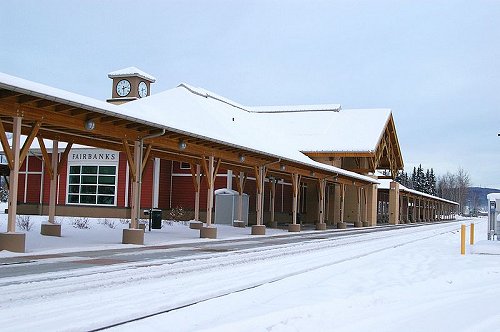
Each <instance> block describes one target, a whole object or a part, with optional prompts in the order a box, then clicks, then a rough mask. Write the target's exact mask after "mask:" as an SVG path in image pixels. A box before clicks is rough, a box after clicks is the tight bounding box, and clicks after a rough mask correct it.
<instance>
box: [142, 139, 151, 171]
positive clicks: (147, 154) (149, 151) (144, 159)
mask: <svg viewBox="0 0 500 332" xmlns="http://www.w3.org/2000/svg"><path fill="white" fill-rule="evenodd" d="M151 147H152V146H151V144H148V145H147V147H146V152H144V157H143V159H142V170H141V173H142V174H144V170H145V169H146V165H147V164H148V161H149V154H150V153H151Z"/></svg>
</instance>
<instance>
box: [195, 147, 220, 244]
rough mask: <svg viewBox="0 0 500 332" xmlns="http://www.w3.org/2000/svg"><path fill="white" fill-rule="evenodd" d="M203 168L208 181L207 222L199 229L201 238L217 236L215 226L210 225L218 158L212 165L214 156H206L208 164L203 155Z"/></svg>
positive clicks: (218, 164) (218, 163)
mask: <svg viewBox="0 0 500 332" xmlns="http://www.w3.org/2000/svg"><path fill="white" fill-rule="evenodd" d="M202 161H203V168H204V169H205V173H206V174H207V176H206V178H207V183H208V197H207V223H206V226H205V227H202V228H201V229H200V237H201V238H210V239H215V238H217V228H216V227H214V226H212V210H213V207H214V186H215V178H216V176H217V172H218V171H219V166H220V162H221V160H220V159H218V160H217V163H216V165H214V161H215V158H214V156H213V155H212V156H210V157H208V165H207V160H206V157H203V159H202Z"/></svg>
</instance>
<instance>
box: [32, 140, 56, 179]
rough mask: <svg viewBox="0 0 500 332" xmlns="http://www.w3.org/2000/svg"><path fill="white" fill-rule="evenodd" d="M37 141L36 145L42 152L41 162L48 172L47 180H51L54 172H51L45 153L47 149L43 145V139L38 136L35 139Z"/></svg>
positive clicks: (50, 164) (47, 155)
mask: <svg viewBox="0 0 500 332" xmlns="http://www.w3.org/2000/svg"><path fill="white" fill-rule="evenodd" d="M36 138H37V139H38V144H39V145H40V150H41V151H42V157H43V162H44V164H45V167H46V168H47V171H48V172H49V179H52V177H53V176H54V171H53V170H52V163H51V162H50V157H49V153H48V152H47V148H46V147H45V143H44V142H43V137H41V136H40V135H38V136H37V137H36Z"/></svg>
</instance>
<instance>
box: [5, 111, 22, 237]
mask: <svg viewBox="0 0 500 332" xmlns="http://www.w3.org/2000/svg"><path fill="white" fill-rule="evenodd" d="M12 126H13V128H12V150H11V151H12V160H11V161H10V163H11V165H12V168H11V169H10V175H9V180H10V190H9V200H8V211H9V214H8V216H7V232H9V233H13V232H15V231H16V214H17V191H18V186H19V158H20V156H19V154H20V149H21V118H20V117H15V118H14V122H13V124H12Z"/></svg>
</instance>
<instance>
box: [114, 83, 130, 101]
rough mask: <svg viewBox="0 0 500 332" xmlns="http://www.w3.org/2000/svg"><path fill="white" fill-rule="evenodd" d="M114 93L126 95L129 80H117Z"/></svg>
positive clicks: (128, 90)
mask: <svg viewBox="0 0 500 332" xmlns="http://www.w3.org/2000/svg"><path fill="white" fill-rule="evenodd" d="M116 93H117V94H118V95H119V96H120V97H125V96H126V95H128V94H129V93H130V82H129V81H127V80H121V81H120V82H118V84H117V85H116Z"/></svg>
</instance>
